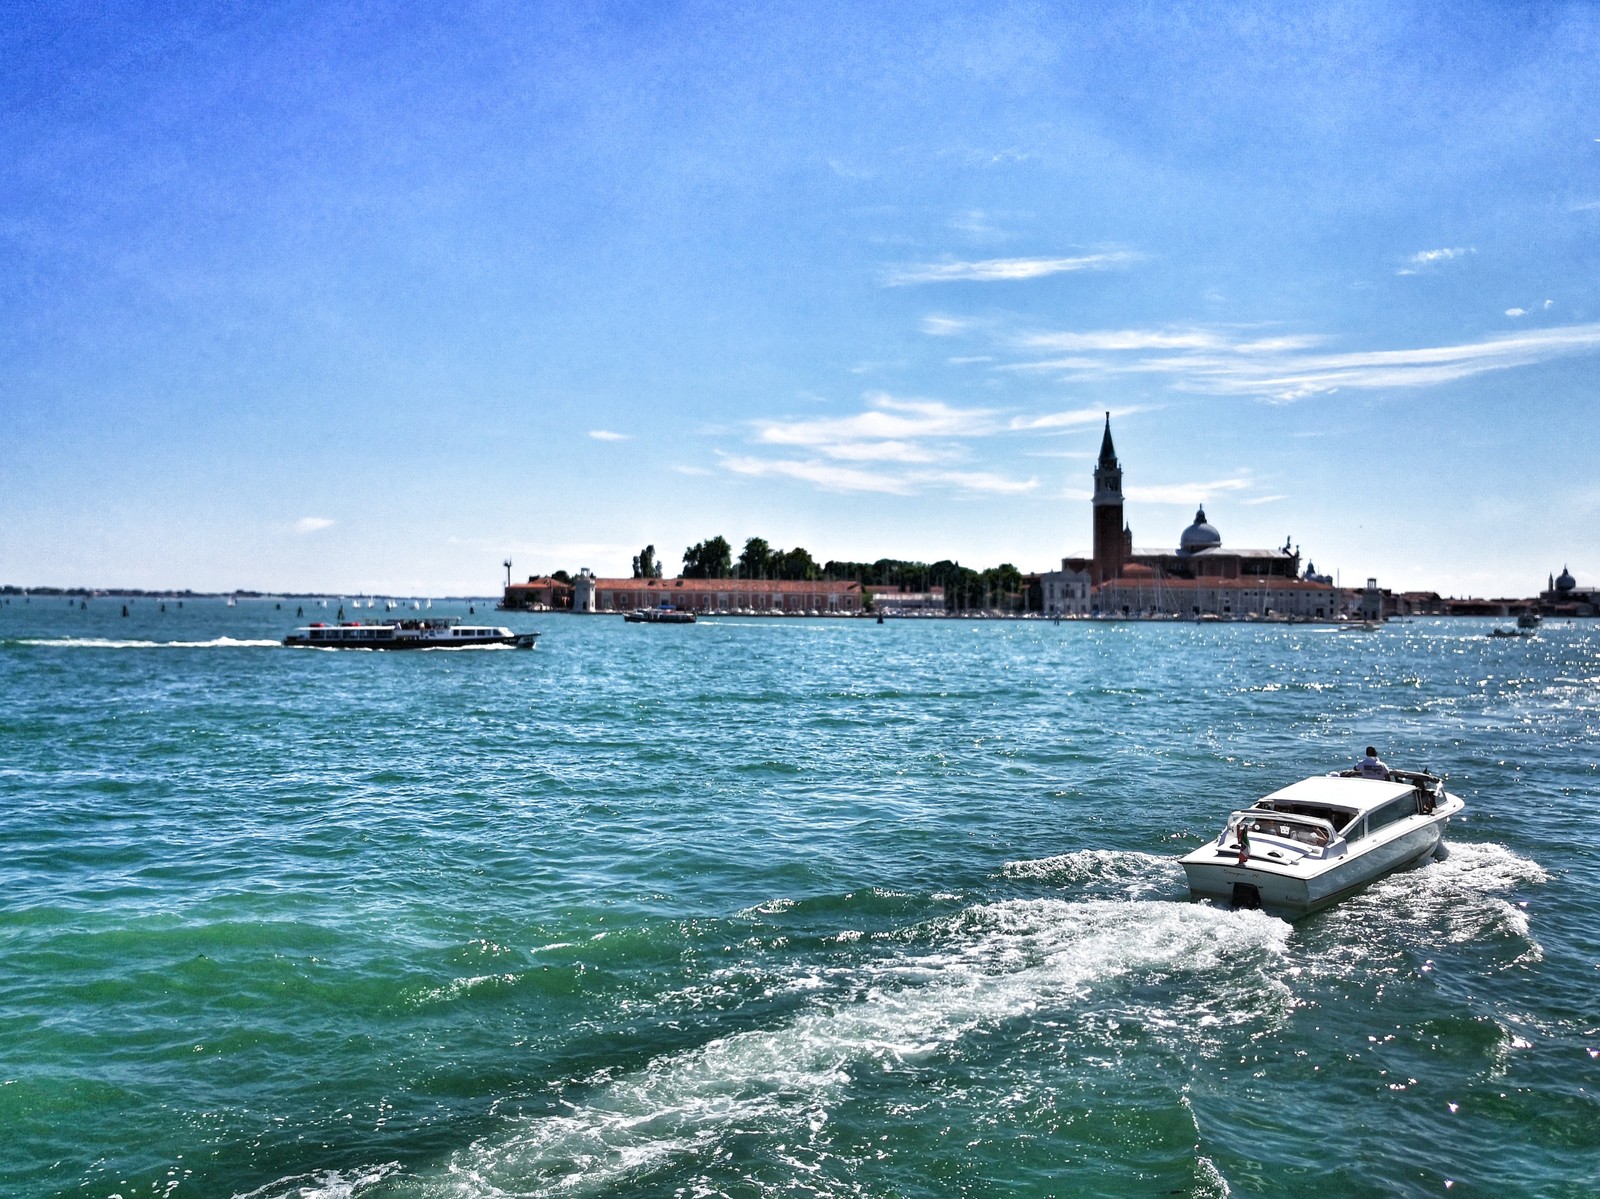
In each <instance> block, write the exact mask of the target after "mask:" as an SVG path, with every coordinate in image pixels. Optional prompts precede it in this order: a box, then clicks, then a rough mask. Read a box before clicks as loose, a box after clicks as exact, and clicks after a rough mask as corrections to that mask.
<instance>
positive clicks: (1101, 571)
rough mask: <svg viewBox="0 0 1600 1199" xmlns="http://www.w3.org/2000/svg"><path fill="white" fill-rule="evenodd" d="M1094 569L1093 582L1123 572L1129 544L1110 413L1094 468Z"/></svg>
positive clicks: (1112, 577)
mask: <svg viewBox="0 0 1600 1199" xmlns="http://www.w3.org/2000/svg"><path fill="white" fill-rule="evenodd" d="M1091 502H1092V503H1093V504H1094V569H1093V571H1092V575H1091V579H1092V581H1093V582H1094V583H1104V582H1105V581H1106V580H1107V579H1114V578H1116V577H1117V576H1118V575H1120V574H1121V573H1122V565H1123V563H1124V562H1125V561H1126V560H1127V556H1128V552H1129V551H1128V548H1127V541H1126V539H1125V538H1124V536H1123V520H1122V467H1121V465H1120V464H1119V463H1118V462H1117V450H1116V447H1115V446H1113V445H1112V444H1111V413H1109V412H1108V413H1106V431H1105V436H1104V437H1102V438H1101V439H1100V458H1099V461H1097V462H1096V463H1095V465H1094V499H1093V501H1091Z"/></svg>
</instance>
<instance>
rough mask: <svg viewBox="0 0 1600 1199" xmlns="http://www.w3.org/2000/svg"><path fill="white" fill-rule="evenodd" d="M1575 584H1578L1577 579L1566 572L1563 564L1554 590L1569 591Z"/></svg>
mask: <svg viewBox="0 0 1600 1199" xmlns="http://www.w3.org/2000/svg"><path fill="white" fill-rule="evenodd" d="M1577 585H1578V580H1577V579H1575V578H1573V577H1572V575H1571V574H1570V573H1569V572H1568V570H1567V568H1566V567H1565V566H1563V567H1562V568H1561V577H1560V578H1558V579H1557V580H1556V590H1557V591H1571V590H1572V589H1573V588H1574V587H1576V586H1577Z"/></svg>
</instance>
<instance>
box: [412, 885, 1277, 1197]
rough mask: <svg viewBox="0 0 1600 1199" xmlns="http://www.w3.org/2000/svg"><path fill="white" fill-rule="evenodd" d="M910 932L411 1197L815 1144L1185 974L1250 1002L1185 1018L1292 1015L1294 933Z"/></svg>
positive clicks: (1013, 921) (1133, 927)
mask: <svg viewBox="0 0 1600 1199" xmlns="http://www.w3.org/2000/svg"><path fill="white" fill-rule="evenodd" d="M920 931H921V933H922V934H923V936H924V939H926V937H927V934H929V933H932V940H933V941H934V945H933V946H932V947H931V948H927V949H924V950H922V951H913V952H907V953H905V954H903V955H901V956H898V957H895V958H892V959H889V960H887V961H882V962H876V963H866V964H863V965H862V966H861V967H860V968H859V970H860V974H859V977H858V978H857V979H856V980H855V981H856V982H857V984H858V985H857V987H856V988H855V992H854V993H855V995H856V998H854V999H851V1000H844V1001H841V1000H839V999H837V998H820V997H819V998H818V999H817V1000H815V1001H814V1002H813V1004H812V1005H811V1006H810V1007H808V1008H807V1009H806V1010H804V1011H803V1012H802V1013H801V1014H800V1015H798V1016H797V1017H795V1018H793V1019H792V1020H790V1021H788V1022H787V1023H784V1024H781V1025H779V1026H776V1027H772V1028H761V1029H754V1030H751V1031H748V1032H742V1033H737V1034H735V1035H732V1036H728V1037H724V1038H721V1039H718V1040H715V1041H712V1042H710V1043H708V1044H705V1045H702V1046H699V1047H698V1048H695V1049H692V1050H688V1051H684V1052H679V1053H672V1054H667V1055H664V1056H662V1057H660V1058H657V1059H655V1060H654V1061H651V1062H650V1063H649V1064H648V1065H646V1066H645V1067H643V1068H642V1069H640V1070H638V1071H635V1072H633V1073H631V1074H627V1075H623V1076H620V1077H614V1078H602V1079H598V1080H596V1081H595V1083H594V1087H593V1090H592V1092H591V1093H590V1094H589V1095H588V1096H587V1097H586V1098H585V1099H584V1100H582V1101H581V1102H579V1103H577V1104H575V1105H573V1106H571V1107H570V1108H569V1110H567V1111H566V1112H565V1113H563V1114H560V1115H552V1116H541V1117H534V1118H528V1119H522V1120H519V1121H517V1122H515V1123H514V1124H512V1125H510V1126H509V1127H508V1128H507V1129H506V1130H505V1131H503V1132H501V1133H499V1134H496V1135H494V1136H491V1137H485V1138H482V1139H480V1140H479V1141H477V1142H475V1143H473V1144H472V1145H470V1146H469V1147H467V1148H466V1149H464V1150H461V1151H460V1152H458V1153H457V1154H456V1155H455V1157H454V1158H453V1159H452V1161H451V1162H450V1163H449V1166H448V1168H447V1169H446V1171H445V1172H444V1173H443V1174H442V1175H441V1176H438V1177H435V1178H433V1179H427V1180H416V1181H417V1183H418V1184H419V1191H420V1193H421V1194H424V1195H428V1196H433V1197H442V1196H486V1195H502V1194H506V1193H515V1194H518V1195H551V1194H557V1193H560V1194H573V1193H582V1192H586V1191H591V1190H597V1191H604V1190H606V1189H607V1188H611V1187H615V1186H617V1185H619V1184H620V1183H623V1182H625V1181H626V1180H627V1179H628V1178H629V1177H630V1176H637V1175H638V1174H640V1173H644V1172H648V1171H650V1170H653V1169H656V1168H659V1167H661V1166H663V1165H665V1164H666V1163H668V1162H670V1161H671V1160H672V1159H674V1158H675V1157H677V1156H679V1155H681V1154H684V1153H689V1152H695V1151H699V1150H705V1149H708V1148H710V1147H711V1146H713V1145H715V1143H716V1142H717V1141H718V1140H719V1139H720V1138H722V1137H723V1136H724V1135H726V1134H727V1133H729V1132H730V1131H734V1130H737V1131H739V1132H741V1133H746V1134H748V1133H750V1132H762V1131H765V1132H772V1133H786V1132H788V1131H789V1130H795V1132H796V1134H797V1135H803V1133H802V1132H801V1130H805V1129H809V1130H811V1132H812V1133H813V1134H815V1132H816V1131H817V1130H819V1129H820V1128H821V1127H822V1126H823V1125H824V1124H825V1123H826V1122H827V1120H828V1114H829V1110H830V1109H831V1108H832V1107H833V1106H834V1105H836V1104H837V1103H838V1102H839V1100H840V1099H841V1097H842V1096H843V1095H844V1094H845V1093H846V1092H847V1091H848V1089H849V1088H850V1085H851V1080H852V1078H853V1077H854V1076H857V1075H859V1074H860V1073H862V1072H865V1071H875V1070H892V1069H895V1068H897V1067H901V1066H905V1065H914V1064H915V1063H916V1062H918V1061H919V1060H921V1059H925V1058H926V1057H927V1056H928V1055H931V1054H935V1053H938V1052H940V1051H943V1050H945V1049H947V1048H948V1047H950V1046H951V1045H953V1044H954V1043H956V1042H958V1041H959V1040H960V1039H961V1038H962V1037H964V1036H966V1035H967V1034H968V1033H970V1032H972V1031H974V1030H977V1029H981V1028H985V1027H993V1026H994V1025H996V1024H998V1023H1001V1022H1004V1021H1011V1020H1017V1019H1027V1018H1030V1017H1031V1016H1033V1015H1035V1014H1041V1015H1047V1014H1051V1013H1059V1012H1062V1011H1067V1010H1070V1009H1072V1008H1073V1007H1074V1006H1075V1005H1078V1004H1081V1003H1082V1002H1083V1001H1084V1000H1085V999H1086V998H1087V997H1089V996H1091V995H1092V994H1093V992H1094V990H1095V988H1096V987H1097V986H1101V985H1119V984H1120V983H1122V982H1125V981H1133V982H1139V981H1142V980H1144V979H1148V978H1153V977H1156V976H1165V975H1168V974H1170V973H1173V972H1179V971H1182V972H1190V971H1192V972H1195V974H1196V977H1197V978H1198V979H1201V980H1203V979H1205V978H1206V977H1207V976H1208V975H1210V974H1213V973H1216V972H1218V971H1219V970H1220V969H1222V968H1226V969H1228V970H1231V971H1235V972H1236V971H1238V970H1239V969H1240V963H1241V962H1244V963H1246V967H1245V968H1246V969H1249V970H1250V971H1251V972H1252V973H1253V976H1254V981H1253V983H1252V984H1251V986H1250V987H1249V988H1246V989H1247V990H1253V991H1254V992H1255V996H1254V999H1253V1000H1252V999H1251V998H1250V997H1249V996H1241V995H1240V994H1239V990H1240V988H1239V987H1238V985H1237V981H1235V983H1234V985H1233V986H1232V987H1230V989H1229V990H1230V994H1229V1005H1227V1006H1225V1005H1217V1004H1213V1005H1210V1006H1209V1009H1207V1005H1206V1004H1205V1003H1204V1002H1202V1003H1199V1004H1197V1005H1196V1006H1197V1008H1198V1009H1206V1010H1201V1011H1200V1012H1199V1021H1200V1022H1202V1023H1203V1022H1204V1021H1205V1020H1206V1019H1210V1020H1213V1021H1225V1020H1234V1021H1239V1020H1247V1019H1255V1018H1256V1017H1257V1016H1258V1015H1259V1014H1260V1011H1261V1010H1262V1008H1263V1006H1265V1007H1268V1008H1274V1009H1278V1008H1287V1006H1288V997H1287V994H1286V992H1285V991H1284V984H1283V983H1282V982H1281V981H1280V978H1281V976H1282V974H1283V973H1284V971H1283V970H1282V966H1283V961H1284V956H1285V955H1284V950H1285V944H1286V942H1287V940H1288V938H1289V935H1290V928H1289V926H1288V925H1287V924H1285V923H1283V922H1282V921H1280V920H1275V919H1273V918H1271V917H1267V916H1264V915H1262V914H1261V913H1258V912H1223V911H1218V910H1215V909H1212V908H1208V907H1202V906H1198V905H1190V904H1177V903H1127V902H1110V901H1090V902H1072V903H1069V902H1066V901H1062V900H1012V901H1008V902H1003V903H997V904H992V905H987V906H984V907H979V908H973V909H969V910H968V911H966V912H963V913H960V914H959V915H957V916H953V917H950V918H948V919H945V920H941V921H937V922H934V923H933V924H931V925H929V926H925V927H924V928H923V929H922V930H920ZM1197 989H1201V990H1203V989H1205V983H1204V982H1203V981H1201V982H1199V983H1197ZM1175 1035H1181V1031H1180V1032H1179V1033H1177V1034H1175ZM408 1181H409V1180H408ZM407 1191H408V1193H410V1187H409V1186H408V1188H407Z"/></svg>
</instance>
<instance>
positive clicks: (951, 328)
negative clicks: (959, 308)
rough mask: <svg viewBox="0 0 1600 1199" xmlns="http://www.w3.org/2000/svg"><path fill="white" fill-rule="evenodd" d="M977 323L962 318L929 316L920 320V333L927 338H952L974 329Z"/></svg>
mask: <svg viewBox="0 0 1600 1199" xmlns="http://www.w3.org/2000/svg"><path fill="white" fill-rule="evenodd" d="M977 325H978V322H977V321H975V320H970V319H969V318H967V317H963V316H940V315H938V314H936V313H935V314H930V315H928V316H925V317H923V318H922V331H923V332H924V333H926V334H927V335H928V336H929V337H954V336H955V335H956V334H957V333H967V332H970V331H971V330H972V329H974V328H976V327H977Z"/></svg>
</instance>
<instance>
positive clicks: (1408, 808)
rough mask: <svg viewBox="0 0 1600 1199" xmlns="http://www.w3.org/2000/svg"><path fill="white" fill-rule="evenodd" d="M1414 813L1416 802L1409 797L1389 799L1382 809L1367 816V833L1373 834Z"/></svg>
mask: <svg viewBox="0 0 1600 1199" xmlns="http://www.w3.org/2000/svg"><path fill="white" fill-rule="evenodd" d="M1416 811H1417V802H1416V800H1415V799H1413V798H1412V797H1411V796H1409V795H1407V796H1405V797H1404V798H1402V799H1391V800H1390V801H1389V802H1388V803H1386V804H1384V805H1383V807H1381V808H1378V809H1376V810H1375V811H1373V812H1369V813H1368V814H1367V831H1368V832H1369V833H1375V832H1377V831H1378V830H1379V829H1381V828H1386V827H1388V826H1389V825H1391V824H1394V823H1395V822H1396V821H1399V820H1404V819H1405V818H1406V817H1407V816H1412V815H1415V814H1416Z"/></svg>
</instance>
